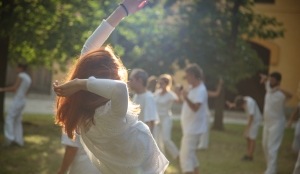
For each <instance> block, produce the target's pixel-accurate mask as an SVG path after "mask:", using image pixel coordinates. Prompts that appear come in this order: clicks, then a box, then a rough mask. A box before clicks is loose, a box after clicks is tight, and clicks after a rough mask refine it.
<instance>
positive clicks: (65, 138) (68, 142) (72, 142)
mask: <svg viewBox="0 0 300 174" xmlns="http://www.w3.org/2000/svg"><path fill="white" fill-rule="evenodd" d="M78 143H80V142H79V139H78V137H77V136H75V139H74V140H72V139H70V138H69V137H68V135H67V134H65V133H62V135H61V144H63V145H65V146H72V147H77V148H78V147H80V145H79V144H78Z"/></svg>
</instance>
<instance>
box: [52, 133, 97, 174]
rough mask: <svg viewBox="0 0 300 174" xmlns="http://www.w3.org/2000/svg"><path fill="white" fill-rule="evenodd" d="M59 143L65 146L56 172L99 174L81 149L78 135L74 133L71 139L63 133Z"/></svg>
mask: <svg viewBox="0 0 300 174" xmlns="http://www.w3.org/2000/svg"><path fill="white" fill-rule="evenodd" d="M61 144H63V145H64V146H65V154H64V158H63V161H62V163H61V167H60V169H59V171H58V172H57V174H65V173H67V174H101V172H100V171H99V170H98V169H97V167H96V166H95V165H94V164H93V163H92V162H91V160H90V158H89V157H88V155H87V154H86V152H85V150H84V149H83V147H82V145H81V142H80V135H78V134H75V139H74V140H72V139H70V138H69V137H68V135H67V134H65V133H63V134H62V136H61Z"/></svg>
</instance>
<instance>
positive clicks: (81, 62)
mask: <svg viewBox="0 0 300 174" xmlns="http://www.w3.org/2000/svg"><path fill="white" fill-rule="evenodd" d="M91 76H94V77H95V78H102V79H113V80H122V81H124V82H127V76H128V74H127V70H126V68H125V67H124V65H123V63H122V61H121V60H120V59H119V58H117V57H116V56H115V54H114V52H113V50H112V48H111V47H110V46H106V47H100V48H99V49H95V50H92V51H90V52H88V53H86V54H85V55H83V56H82V57H81V58H80V59H78V60H77V61H76V63H75V64H74V65H73V67H72V68H71V69H70V70H69V73H68V77H67V79H66V80H65V81H66V82H68V81H71V80H73V79H76V78H78V79H87V78H89V77H91ZM108 101H109V99H107V98H104V97H101V96H99V95H96V94H94V93H91V92H89V91H83V90H81V91H78V92H76V93H75V94H73V95H71V96H69V97H57V98H56V102H57V106H56V117H55V122H56V124H59V125H61V126H63V127H64V130H63V131H64V132H66V133H67V135H68V137H69V138H73V135H74V132H75V131H76V130H77V128H78V126H80V125H83V126H84V128H85V130H86V129H87V126H88V125H90V124H93V123H94V119H93V116H94V114H95V110H96V109H97V108H98V107H100V106H102V105H105V104H106V103H107V102H108Z"/></svg>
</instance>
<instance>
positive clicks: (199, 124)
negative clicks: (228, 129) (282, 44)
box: [181, 82, 208, 134]
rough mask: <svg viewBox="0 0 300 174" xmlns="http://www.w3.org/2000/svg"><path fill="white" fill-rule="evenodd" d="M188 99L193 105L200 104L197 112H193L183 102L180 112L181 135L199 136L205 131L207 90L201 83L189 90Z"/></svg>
mask: <svg viewBox="0 0 300 174" xmlns="http://www.w3.org/2000/svg"><path fill="white" fill-rule="evenodd" d="M188 98H189V99H190V100H191V101H192V102H193V103H201V106H200V108H199V109H198V111H197V112H194V111H193V110H192V109H191V108H190V107H189V105H188V104H187V102H186V101H184V103H183V106H182V111H181V126H182V130H183V134H201V133H204V132H206V131H207V124H206V113H207V112H206V110H207V99H208V95H207V90H206V87H205V85H204V83H203V82H202V83H201V84H200V85H199V86H197V87H195V88H192V89H190V91H189V94H188Z"/></svg>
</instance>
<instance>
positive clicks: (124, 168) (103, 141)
mask: <svg viewBox="0 0 300 174" xmlns="http://www.w3.org/2000/svg"><path fill="white" fill-rule="evenodd" d="M113 29H114V28H113V27H112V26H111V25H110V24H109V23H108V22H106V21H105V20H104V21H103V22H102V24H101V25H100V26H99V27H98V28H97V29H96V31H95V32H94V33H93V34H92V36H90V38H89V39H88V40H87V42H86V43H85V45H84V47H83V49H82V55H83V54H85V53H86V52H88V51H90V50H92V49H96V48H99V47H100V46H101V45H102V44H103V43H104V41H105V40H106V39H107V38H108V36H109V34H110V33H111V32H112V31H113ZM87 89H88V90H89V91H90V92H93V93H95V94H98V95H100V96H103V97H105V98H107V99H110V101H109V102H108V103H106V105H105V106H101V107H99V108H98V109H96V111H95V115H94V123H95V124H94V125H91V127H90V128H89V130H88V131H87V132H85V131H84V130H83V129H82V128H81V129H80V133H81V141H82V145H83V147H84V149H85V150H86V152H87V154H88V156H89V157H90V159H91V161H92V162H93V163H94V165H95V166H96V167H97V168H98V169H99V170H100V171H101V173H103V174H120V173H122V174H163V173H164V171H165V170H166V168H167V167H168V164H169V161H168V160H167V159H166V158H165V156H164V155H163V154H162V153H161V151H160V150H159V148H158V147H157V144H156V142H155V141H154V139H153V137H152V134H151V132H150V130H149V128H148V126H147V125H145V124H144V123H142V122H141V121H138V116H137V115H135V114H133V113H131V112H130V110H131V109H130V108H131V105H130V104H129V95H128V89H127V86H126V84H125V83H124V82H121V81H116V80H110V79H96V78H94V77H90V78H89V79H88V82H87Z"/></svg>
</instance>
